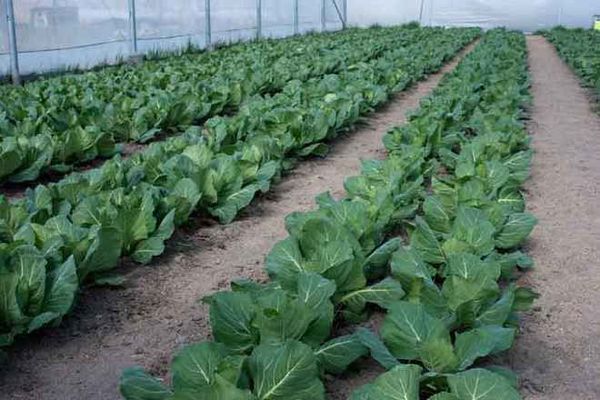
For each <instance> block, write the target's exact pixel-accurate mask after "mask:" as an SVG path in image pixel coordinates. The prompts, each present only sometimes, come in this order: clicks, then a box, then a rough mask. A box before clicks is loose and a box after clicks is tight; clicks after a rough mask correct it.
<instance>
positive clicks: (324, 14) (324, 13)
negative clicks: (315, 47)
mask: <svg viewBox="0 0 600 400" xmlns="http://www.w3.org/2000/svg"><path fill="white" fill-rule="evenodd" d="M326 1H327V0H321V32H325V29H326V28H327V21H326V18H327V9H326V8H325V2H326Z"/></svg>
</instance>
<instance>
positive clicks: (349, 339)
mask: <svg viewBox="0 0 600 400" xmlns="http://www.w3.org/2000/svg"><path fill="white" fill-rule="evenodd" d="M368 352H369V350H368V348H367V347H366V346H364V345H363V343H362V342H361V340H360V339H359V338H358V337H357V336H356V335H354V334H353V335H346V336H340V337H337V338H335V339H331V340H330V341H328V342H326V343H324V344H323V345H322V346H321V347H319V349H318V350H317V351H316V352H315V355H316V356H317V358H318V360H319V364H320V365H321V366H322V367H323V368H324V369H325V371H327V372H329V373H332V374H340V373H342V372H344V371H345V370H346V369H347V368H348V366H349V365H350V364H352V363H353V362H354V361H356V360H357V359H359V358H360V357H362V356H365V355H366V354H367V353H368Z"/></svg>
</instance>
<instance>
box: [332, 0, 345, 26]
mask: <svg viewBox="0 0 600 400" xmlns="http://www.w3.org/2000/svg"><path fill="white" fill-rule="evenodd" d="M331 3H332V4H333V6H334V7H335V12H336V13H337V15H338V18H339V20H340V22H341V23H342V29H346V18H345V17H344V10H343V9H342V10H340V7H339V6H338V3H337V2H336V1H335V0H331ZM342 7H343V4H342Z"/></svg>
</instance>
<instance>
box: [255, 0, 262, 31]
mask: <svg viewBox="0 0 600 400" xmlns="http://www.w3.org/2000/svg"><path fill="white" fill-rule="evenodd" d="M261 37H262V0H256V39H260V38H261Z"/></svg>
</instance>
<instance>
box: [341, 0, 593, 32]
mask: <svg viewBox="0 0 600 400" xmlns="http://www.w3.org/2000/svg"><path fill="white" fill-rule="evenodd" d="M421 4H423V8H422V9H423V12H422V14H421ZM594 14H600V1H598V0H577V1H574V0H572V1H567V0H527V1H525V0H370V1H369V2H368V3H366V2H361V1H359V0H348V19H349V22H350V23H351V24H355V25H362V26H368V25H372V24H376V23H378V24H384V25H389V24H397V23H399V22H408V21H418V20H419V18H420V16H421V23H423V24H425V25H443V26H481V27H483V28H492V27H496V26H506V27H508V28H513V29H519V30H523V31H525V32H534V31H536V30H539V29H542V28H549V27H552V26H555V25H561V24H562V25H567V26H572V27H586V28H589V27H591V24H592V16H593V15H594Z"/></svg>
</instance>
